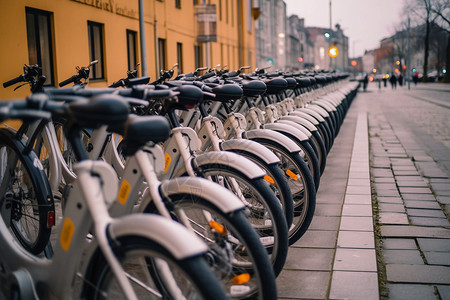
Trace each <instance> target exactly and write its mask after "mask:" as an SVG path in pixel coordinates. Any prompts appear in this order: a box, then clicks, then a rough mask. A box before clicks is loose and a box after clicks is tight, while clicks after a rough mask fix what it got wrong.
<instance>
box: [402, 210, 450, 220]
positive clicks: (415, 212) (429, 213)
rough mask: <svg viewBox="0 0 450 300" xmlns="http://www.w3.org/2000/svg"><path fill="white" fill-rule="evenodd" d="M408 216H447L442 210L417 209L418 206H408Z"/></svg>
mask: <svg viewBox="0 0 450 300" xmlns="http://www.w3.org/2000/svg"><path fill="white" fill-rule="evenodd" d="M406 212H407V213H408V216H416V217H433V218H445V215H444V213H443V212H442V210H438V209H416V208H408V209H407V210H406Z"/></svg>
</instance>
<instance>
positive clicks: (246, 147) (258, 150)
mask: <svg viewBox="0 0 450 300" xmlns="http://www.w3.org/2000/svg"><path fill="white" fill-rule="evenodd" d="M220 147H221V148H222V150H225V151H233V150H234V151H245V152H250V153H252V154H254V155H256V156H258V157H259V158H261V159H262V160H263V161H264V162H265V163H266V164H269V165H270V164H276V163H279V162H280V159H279V158H278V156H276V155H275V154H274V153H273V152H272V151H270V150H269V149H267V148H266V147H264V146H263V145H261V144H259V143H256V142H254V141H251V140H243V139H232V140H228V141H224V142H222V143H221V144H220Z"/></svg>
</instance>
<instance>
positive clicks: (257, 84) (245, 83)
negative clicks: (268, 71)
mask: <svg viewBox="0 0 450 300" xmlns="http://www.w3.org/2000/svg"><path fill="white" fill-rule="evenodd" d="M241 84H242V90H243V91H244V96H247V97H254V96H258V95H262V94H264V93H265V92H266V90H267V86H266V84H265V83H264V82H262V81H261V80H242V82H241Z"/></svg>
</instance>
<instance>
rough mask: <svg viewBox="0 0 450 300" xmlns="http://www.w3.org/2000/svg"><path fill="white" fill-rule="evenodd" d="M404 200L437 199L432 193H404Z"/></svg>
mask: <svg viewBox="0 0 450 300" xmlns="http://www.w3.org/2000/svg"><path fill="white" fill-rule="evenodd" d="M402 198H403V199H404V200H425V201H435V200H436V198H435V197H434V196H433V195H432V194H402Z"/></svg>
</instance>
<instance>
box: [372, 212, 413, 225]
mask: <svg viewBox="0 0 450 300" xmlns="http://www.w3.org/2000/svg"><path fill="white" fill-rule="evenodd" d="M379 223H380V224H398V225H408V224H409V221H408V215H407V214H406V213H391V212H380V213H379Z"/></svg>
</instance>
